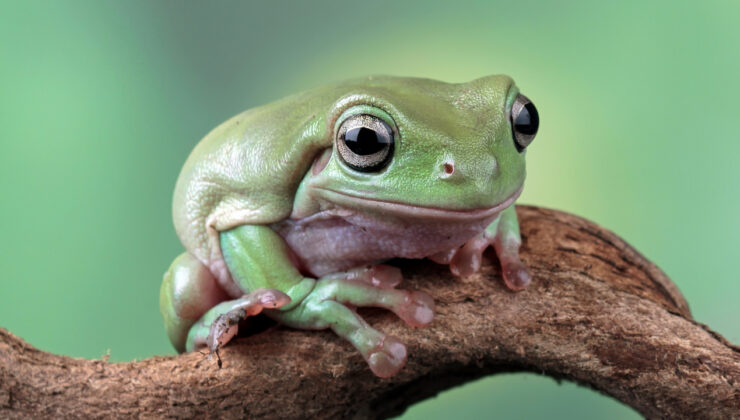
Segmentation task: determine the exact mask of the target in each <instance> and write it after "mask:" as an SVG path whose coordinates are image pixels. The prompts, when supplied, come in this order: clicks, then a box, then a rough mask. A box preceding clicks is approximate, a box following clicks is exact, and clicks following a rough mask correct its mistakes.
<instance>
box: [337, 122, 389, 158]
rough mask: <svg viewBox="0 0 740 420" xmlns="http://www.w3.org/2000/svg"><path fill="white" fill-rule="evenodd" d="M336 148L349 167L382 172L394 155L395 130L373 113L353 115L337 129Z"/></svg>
mask: <svg viewBox="0 0 740 420" xmlns="http://www.w3.org/2000/svg"><path fill="white" fill-rule="evenodd" d="M337 150H338V151H339V156H340V157H341V158H342V161H344V163H346V164H347V166H349V167H350V168H352V169H355V170H357V171H361V172H374V171H379V170H381V169H383V167H385V166H386V165H387V164H388V162H390V160H391V157H392V156H393V129H392V128H391V127H390V126H389V125H388V124H387V123H386V122H385V121H383V120H382V119H380V118H378V117H376V116H374V115H369V114H357V115H352V116H350V117H349V118H347V119H346V120H344V121H343V122H342V125H340V126H339V130H337Z"/></svg>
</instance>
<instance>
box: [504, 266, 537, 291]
mask: <svg viewBox="0 0 740 420" xmlns="http://www.w3.org/2000/svg"><path fill="white" fill-rule="evenodd" d="M502 274H503V277H504V284H506V287H508V288H509V289H510V290H513V291H515V292H518V291H520V290H524V289H526V288H527V286H529V283H531V282H532V275H531V274H530V273H529V270H528V269H527V267H525V266H524V265H523V264H522V263H521V262H518V261H517V262H515V263H510V264H506V265H504V267H503V273H502Z"/></svg>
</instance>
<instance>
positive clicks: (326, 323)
mask: <svg viewBox="0 0 740 420" xmlns="http://www.w3.org/2000/svg"><path fill="white" fill-rule="evenodd" d="M220 239H221V251H222V253H223V255H224V259H225V261H226V265H227V266H228V268H229V271H230V273H231V276H232V278H233V279H234V281H235V282H236V283H237V285H238V286H239V287H240V288H242V289H243V290H244V292H245V293H249V292H254V291H255V290H259V289H268V290H272V289H277V290H278V291H281V292H283V293H285V294H286V295H288V296H289V297H290V299H291V301H290V303H289V304H287V305H284V306H282V307H280V309H270V310H265V313H266V314H267V315H268V316H269V317H271V318H273V319H275V320H276V321H278V322H282V323H284V324H286V325H288V326H291V327H295V328H303V329H324V328H331V329H332V330H333V331H334V332H335V333H337V334H338V335H339V336H341V337H343V338H345V339H347V340H348V341H350V342H351V343H352V345H354V346H355V347H356V348H357V349H358V350H359V351H360V353H361V354H362V356H363V357H364V358H365V360H366V361H367V362H368V364H369V365H370V368H371V369H372V370H373V372H374V373H375V374H376V375H378V376H382V377H387V376H392V375H393V374H395V373H396V372H398V370H400V369H401V367H402V366H403V364H404V362H405V360H406V348H405V346H404V345H403V344H402V343H401V342H399V341H398V340H397V339H396V338H394V337H391V336H386V335H385V334H383V333H381V332H379V331H377V330H375V329H373V328H371V327H370V326H369V325H368V324H367V323H366V322H365V321H364V320H363V319H362V318H361V317H360V316H359V315H358V314H357V313H356V312H355V311H354V310H353V309H352V307H363V306H374V307H380V308H385V309H389V310H391V311H393V312H394V313H396V314H397V315H398V316H399V317H400V318H401V319H403V320H404V321H405V322H406V323H407V324H409V325H412V326H423V325H426V324H428V323H429V322H431V320H432V318H433V316H434V303H433V301H432V298H431V297H430V296H429V295H427V294H425V293H422V292H411V291H405V290H396V289H394V287H395V286H396V285H397V284H398V283H399V282H400V278H401V274H400V271H399V270H398V269H396V268H392V267H388V266H375V267H365V268H360V269H356V270H351V271H347V272H344V273H336V274H331V275H328V276H325V277H322V278H320V279H312V278H307V277H304V276H303V275H301V273H300V272H299V271H298V269H296V267H295V266H294V265H293V263H292V260H291V256H290V249H289V248H288V246H287V245H286V244H285V242H284V241H283V239H282V238H281V237H280V236H279V235H278V234H277V233H275V232H274V231H273V230H272V229H270V228H269V227H267V226H261V225H243V226H239V227H236V228H234V229H231V230H229V231H226V232H222V233H221V234H220ZM347 305H350V307H348V306H347ZM218 310H219V308H214V309H212V310H211V311H209V313H207V314H206V315H204V318H205V317H211V318H210V319H214V318H212V317H213V314H211V312H217V311H218ZM220 310H221V311H223V308H221V309H220ZM215 327H216V326H212V327H211V331H209V328H207V326H206V325H205V324H201V323H199V324H197V325H196V326H194V327H193V328H194V331H191V335H198V336H207V335H208V334H209V333H211V332H212V329H213V328H215ZM216 341H218V340H216ZM215 349H217V346H216V348H211V350H215Z"/></svg>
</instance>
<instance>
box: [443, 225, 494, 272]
mask: <svg viewBox="0 0 740 420" xmlns="http://www.w3.org/2000/svg"><path fill="white" fill-rule="evenodd" d="M490 244H491V242H490V240H489V238H488V237H487V236H486V235H485V234H484V233H481V234H479V235H476V236H475V237H473V238H472V239H470V240H469V241H468V242H466V243H465V245H463V247H462V248H460V249H459V250H458V251H457V252H456V253H455V255H454V256H453V257H452V261H450V271H452V274H453V275H455V276H458V277H468V276H470V275H472V274H475V273H477V272H478V270H480V266H481V261H482V260H483V252H484V251H485V250H486V248H488V246H489V245H490Z"/></svg>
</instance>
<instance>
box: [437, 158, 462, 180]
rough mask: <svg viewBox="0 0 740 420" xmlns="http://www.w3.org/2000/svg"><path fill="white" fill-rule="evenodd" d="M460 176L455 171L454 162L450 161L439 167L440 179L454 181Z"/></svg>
mask: <svg viewBox="0 0 740 420" xmlns="http://www.w3.org/2000/svg"><path fill="white" fill-rule="evenodd" d="M458 176H459V174H458V173H457V172H456V171H455V162H454V161H453V160H448V161H446V162H444V163H442V164H441V165H440V166H439V177H440V179H445V180H452V179H454V178H457V177H458Z"/></svg>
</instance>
